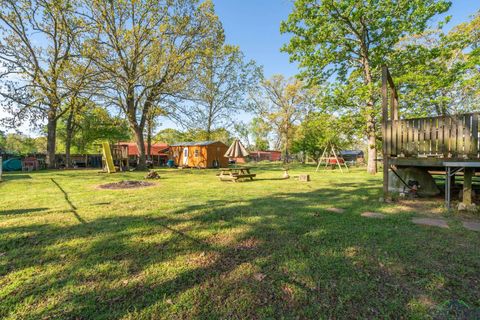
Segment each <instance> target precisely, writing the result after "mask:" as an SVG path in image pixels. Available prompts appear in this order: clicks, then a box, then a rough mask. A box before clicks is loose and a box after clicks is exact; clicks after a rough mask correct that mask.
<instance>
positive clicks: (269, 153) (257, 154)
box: [250, 150, 282, 161]
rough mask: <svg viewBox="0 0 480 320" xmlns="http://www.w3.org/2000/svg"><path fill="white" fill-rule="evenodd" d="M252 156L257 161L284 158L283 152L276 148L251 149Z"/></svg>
mask: <svg viewBox="0 0 480 320" xmlns="http://www.w3.org/2000/svg"><path fill="white" fill-rule="evenodd" d="M250 157H251V158H252V159H253V160H255V161H280V160H282V152H281V151H276V150H266V151H260V150H258V151H251V152H250Z"/></svg>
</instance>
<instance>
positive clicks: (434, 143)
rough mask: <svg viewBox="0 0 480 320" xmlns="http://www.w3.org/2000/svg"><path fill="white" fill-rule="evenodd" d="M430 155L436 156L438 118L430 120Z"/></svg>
mask: <svg viewBox="0 0 480 320" xmlns="http://www.w3.org/2000/svg"><path fill="white" fill-rule="evenodd" d="M432 154H434V155H437V154H438V118H436V117H435V118H433V119H432Z"/></svg>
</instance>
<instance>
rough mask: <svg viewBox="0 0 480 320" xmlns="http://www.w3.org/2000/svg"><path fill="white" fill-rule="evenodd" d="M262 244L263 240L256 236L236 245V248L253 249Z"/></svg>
mask: <svg viewBox="0 0 480 320" xmlns="http://www.w3.org/2000/svg"><path fill="white" fill-rule="evenodd" d="M260 244H261V241H260V240H258V239H255V238H253V237H252V238H248V239H245V240H243V241H241V242H240V243H238V244H237V245H236V246H235V249H236V250H253V249H255V248H257V247H258V246H259V245H260Z"/></svg>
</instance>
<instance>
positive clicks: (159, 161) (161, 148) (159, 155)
mask: <svg viewBox="0 0 480 320" xmlns="http://www.w3.org/2000/svg"><path fill="white" fill-rule="evenodd" d="M118 145H120V146H125V147H126V148H128V149H127V150H128V159H129V162H130V163H131V165H133V166H135V165H136V163H137V161H138V157H139V155H140V152H139V151H138V146H137V144H136V143H135V142H119V143H118ZM168 148H169V146H168V144H166V143H163V142H159V143H154V144H152V145H151V149H150V155H151V159H150V160H151V161H152V164H153V165H157V166H162V165H164V164H166V163H167V160H168ZM145 154H146V155H147V159H148V150H147V144H146V143H145Z"/></svg>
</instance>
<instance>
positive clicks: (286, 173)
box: [282, 170, 290, 179]
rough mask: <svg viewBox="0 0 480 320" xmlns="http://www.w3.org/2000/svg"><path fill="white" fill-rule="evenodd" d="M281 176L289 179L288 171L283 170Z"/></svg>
mask: <svg viewBox="0 0 480 320" xmlns="http://www.w3.org/2000/svg"><path fill="white" fill-rule="evenodd" d="M282 178H283V179H289V178H290V175H289V174H288V171H287V170H285V171H284V172H283V176H282Z"/></svg>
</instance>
